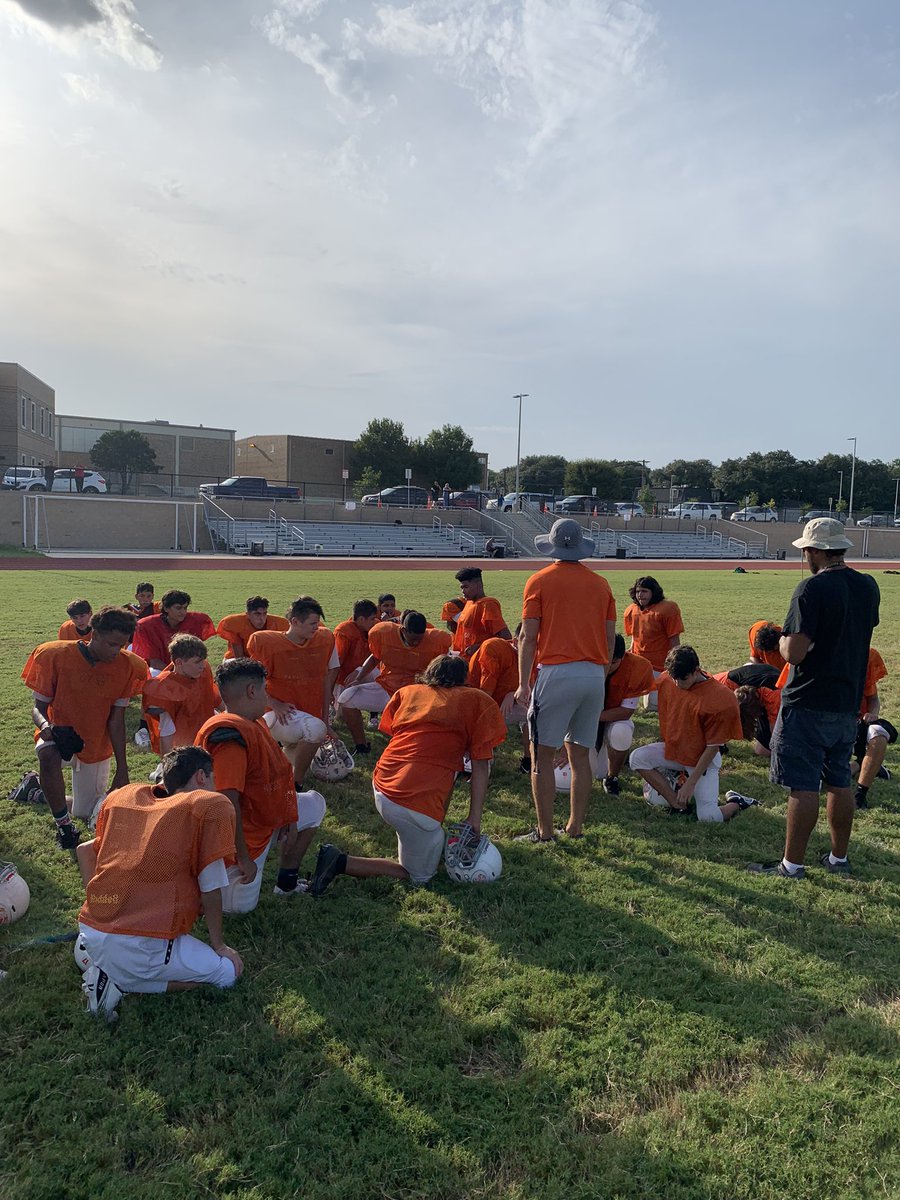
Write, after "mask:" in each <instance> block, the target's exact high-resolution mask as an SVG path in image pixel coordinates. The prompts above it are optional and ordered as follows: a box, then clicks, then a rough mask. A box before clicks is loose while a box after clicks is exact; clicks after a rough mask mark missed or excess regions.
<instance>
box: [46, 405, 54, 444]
mask: <svg viewBox="0 0 900 1200" xmlns="http://www.w3.org/2000/svg"><path fill="white" fill-rule="evenodd" d="M47 437H53V413H52V412H51V411H50V410H49V408H48V409H47Z"/></svg>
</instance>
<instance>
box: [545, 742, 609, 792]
mask: <svg viewBox="0 0 900 1200" xmlns="http://www.w3.org/2000/svg"><path fill="white" fill-rule="evenodd" d="M588 758H589V759H590V762H591V774H592V775H593V777H594V778H595V779H599V778H600V755H599V754H598V753H597V751H596V750H595V749H594V748H593V747H591V749H590V750H589V751H588ZM604 774H605V772H604ZM553 779H554V782H555V784H556V790H557V791H558V792H568V791H569V788H570V784H571V782H572V768H571V767H570V766H569V763H568V760H566V762H564V763H563V764H562V766H561V767H554V768H553Z"/></svg>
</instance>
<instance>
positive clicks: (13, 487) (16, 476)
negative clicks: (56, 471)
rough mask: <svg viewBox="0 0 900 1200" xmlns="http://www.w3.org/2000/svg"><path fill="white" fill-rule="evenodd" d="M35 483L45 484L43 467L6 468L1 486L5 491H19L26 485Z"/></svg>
mask: <svg viewBox="0 0 900 1200" xmlns="http://www.w3.org/2000/svg"><path fill="white" fill-rule="evenodd" d="M37 482H40V483H43V484H46V482H47V480H46V475H45V472H44V468H43V467H7V468H6V473H5V474H4V476H3V485H2V486H3V488H4V490H5V491H21V490H22V489H23V488H24V487H26V485H27V484H29V483H37Z"/></svg>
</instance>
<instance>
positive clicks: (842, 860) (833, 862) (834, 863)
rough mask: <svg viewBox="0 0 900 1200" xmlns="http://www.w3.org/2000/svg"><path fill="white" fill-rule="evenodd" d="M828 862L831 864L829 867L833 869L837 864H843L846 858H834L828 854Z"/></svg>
mask: <svg viewBox="0 0 900 1200" xmlns="http://www.w3.org/2000/svg"><path fill="white" fill-rule="evenodd" d="M828 861H829V862H830V863H831V865H832V866H833V867H836V866H837V865H838V863H845V862H846V861H847V856H846V855H844V857H843V858H835V856H834V855H833V854H829V855H828Z"/></svg>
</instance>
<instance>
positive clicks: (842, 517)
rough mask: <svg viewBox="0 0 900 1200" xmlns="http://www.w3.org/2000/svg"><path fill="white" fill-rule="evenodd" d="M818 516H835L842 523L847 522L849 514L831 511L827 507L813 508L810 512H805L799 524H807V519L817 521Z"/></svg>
mask: <svg viewBox="0 0 900 1200" xmlns="http://www.w3.org/2000/svg"><path fill="white" fill-rule="evenodd" d="M817 517H834V519H835V520H836V521H840V522H841V524H842V525H846V524H847V514H846V513H839V512H829V511H828V509H827V508H811V509H810V510H809V512H808V513H805V514H803V515H802V516H801V517H800V518H799V520H798V524H800V525H805V524H806V522H807V521H815V520H816V518H817Z"/></svg>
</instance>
